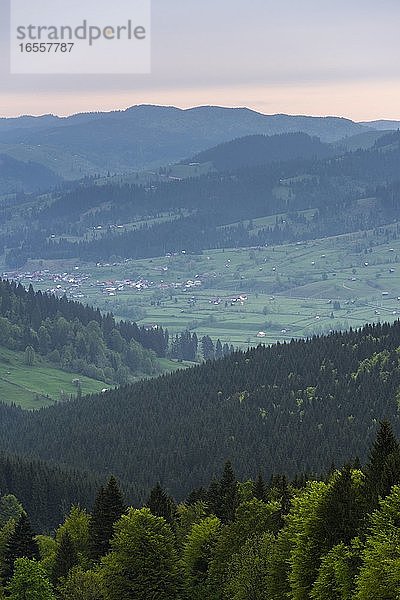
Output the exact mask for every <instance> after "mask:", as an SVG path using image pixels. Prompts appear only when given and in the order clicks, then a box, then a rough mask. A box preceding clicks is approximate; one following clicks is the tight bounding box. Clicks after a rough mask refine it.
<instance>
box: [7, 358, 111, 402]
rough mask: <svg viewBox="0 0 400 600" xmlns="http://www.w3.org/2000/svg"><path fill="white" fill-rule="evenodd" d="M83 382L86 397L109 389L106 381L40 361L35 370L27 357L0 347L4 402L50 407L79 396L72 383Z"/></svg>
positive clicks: (37, 359)
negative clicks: (29, 364)
mask: <svg viewBox="0 0 400 600" xmlns="http://www.w3.org/2000/svg"><path fill="white" fill-rule="evenodd" d="M74 379H79V381H80V383H81V389H82V393H83V394H90V393H95V392H100V391H101V390H102V389H104V388H105V387H107V385H106V384H105V383H103V382H102V381H96V380H94V379H89V378H88V377H85V376H83V375H76V374H75V373H65V372H64V371H61V370H59V369H56V368H54V367H53V366H51V365H50V364H48V363H46V362H45V361H41V360H40V358H36V363H35V364H34V366H32V367H28V366H27V365H26V364H25V360H24V354H23V353H21V352H13V351H11V350H7V349H5V348H1V347H0V401H1V402H5V403H7V404H13V403H14V404H17V405H19V406H22V407H23V408H25V409H37V408H42V407H44V406H50V405H51V404H54V402H55V401H58V400H61V399H62V398H63V397H65V396H71V395H72V396H76V394H77V388H76V385H75V384H74V383H72V381H73V380H74Z"/></svg>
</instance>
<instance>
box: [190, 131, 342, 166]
mask: <svg viewBox="0 0 400 600" xmlns="http://www.w3.org/2000/svg"><path fill="white" fill-rule="evenodd" d="M333 154H334V149H333V148H332V146H330V145H328V144H324V143H323V142H321V140H320V139H319V138H317V137H310V136H309V135H307V134H306V133H282V134H278V135H273V136H266V135H249V136H245V137H243V138H237V139H235V140H233V141H231V142H225V143H224V144H219V145H218V146H216V147H214V148H211V149H210V150H205V151H204V152H200V153H199V154H196V155H195V156H194V157H192V158H191V159H190V161H184V162H185V163H194V162H198V163H208V162H210V163H212V165H213V167H214V168H215V169H217V170H219V171H227V170H233V169H240V168H242V167H252V166H260V165H267V164H270V163H272V162H278V161H287V160H293V159H296V158H327V157H329V156H333Z"/></svg>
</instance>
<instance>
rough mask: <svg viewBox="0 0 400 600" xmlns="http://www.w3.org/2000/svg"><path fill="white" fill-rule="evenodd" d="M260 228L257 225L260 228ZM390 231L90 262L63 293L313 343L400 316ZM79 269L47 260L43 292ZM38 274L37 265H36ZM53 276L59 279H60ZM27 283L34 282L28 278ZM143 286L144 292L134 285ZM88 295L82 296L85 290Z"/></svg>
mask: <svg viewBox="0 0 400 600" xmlns="http://www.w3.org/2000/svg"><path fill="white" fill-rule="evenodd" d="M256 226H257V224H256ZM396 237H397V234H396V231H395V226H393V227H392V232H390V235H387V234H386V233H385V231H384V230H380V231H378V232H363V233H355V234H351V235H342V236H338V237H332V238H325V239H322V240H315V241H310V242H301V243H296V244H287V245H283V246H275V247H267V248H264V247H263V248H252V249H251V248H250V249H231V250H225V251H223V250H213V251H207V252H204V253H203V254H202V255H197V256H193V255H187V254H180V255H175V256H166V257H159V258H154V259H148V260H137V261H125V262H124V263H122V264H117V265H114V266H113V265H103V266H95V265H82V264H79V263H76V266H77V267H78V269H76V270H75V275H76V273H80V274H81V275H82V274H84V273H85V274H86V275H87V279H85V280H84V281H82V283H80V284H79V286H78V288H76V287H75V288H72V287H71V285H70V284H69V283H68V275H67V277H66V278H64V281H61V284H60V283H59V286H60V288H59V289H57V293H59V294H63V293H66V294H67V295H68V296H70V297H77V298H78V299H79V300H80V301H82V302H88V303H90V304H94V305H96V306H99V307H100V308H101V309H103V310H107V311H112V312H113V313H114V314H115V315H116V316H117V317H121V318H131V319H133V320H138V322H139V323H141V324H143V325H148V324H159V325H162V326H163V327H167V328H168V329H169V331H170V332H172V333H174V332H178V331H182V330H184V329H186V328H189V329H191V330H192V331H196V333H197V335H198V336H199V337H201V336H202V335H204V334H209V335H210V336H211V337H212V338H214V339H217V338H220V339H221V341H222V342H227V343H229V344H233V345H234V346H240V347H246V346H248V345H254V344H257V343H274V342H276V341H278V340H279V341H281V340H288V339H291V338H292V337H305V336H309V335H313V334H318V333H323V332H328V331H330V330H332V329H341V328H347V327H349V326H353V327H357V326H360V325H362V324H364V323H366V322H376V321H379V320H389V321H390V320H395V319H397V318H398V314H400V301H399V300H398V298H400V239H396ZM70 266H71V263H68V264H62V263H56V262H54V261H53V262H52V263H48V264H47V263H44V264H43V265H42V268H48V269H50V270H51V273H49V274H46V273H43V272H42V273H41V274H40V276H38V277H37V281H33V284H34V286H35V287H36V288H41V289H45V290H46V289H50V290H52V289H55V285H54V273H55V272H56V271H58V272H60V274H62V273H63V271H64V270H65V271H67V270H68V269H69V268H70ZM29 268H30V270H33V269H34V268H35V265H33V264H32V265H30V267H29ZM52 273H53V274H52ZM21 280H22V281H23V283H24V284H27V283H29V281H30V279H28V278H27V277H26V274H21ZM138 281H141V282H142V283H143V282H144V283H143V285H142V286H139V287H137V286H133V283H137V282H138ZM77 292H78V293H77Z"/></svg>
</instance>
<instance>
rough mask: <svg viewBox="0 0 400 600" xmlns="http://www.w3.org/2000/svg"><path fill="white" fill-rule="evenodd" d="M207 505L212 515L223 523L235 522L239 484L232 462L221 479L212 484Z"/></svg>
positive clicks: (226, 464)
mask: <svg viewBox="0 0 400 600" xmlns="http://www.w3.org/2000/svg"><path fill="white" fill-rule="evenodd" d="M207 504H208V507H209V509H210V511H211V513H213V514H214V515H216V516H217V517H218V518H219V519H220V520H221V522H222V523H229V522H230V521H233V520H234V518H235V511H236V509H237V507H238V506H239V492H238V482H237V480H236V476H235V474H234V472H233V469H232V465H231V463H230V461H227V462H226V463H225V466H224V470H223V473H222V477H221V479H220V480H219V481H216V480H214V481H212V482H211V485H210V487H209V489H208V495H207Z"/></svg>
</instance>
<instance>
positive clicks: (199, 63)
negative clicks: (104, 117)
mask: <svg viewBox="0 0 400 600" xmlns="http://www.w3.org/2000/svg"><path fill="white" fill-rule="evenodd" d="M27 2H28V0H27ZM124 6H126V11H127V14H130V10H131V7H132V4H131V2H130V0H118V7H119V8H121V7H122V8H123V7H124ZM88 16H89V17H90V15H88ZM399 17H400V4H399V3H398V2H397V1H395V0H383V1H382V2H381V3H379V4H378V3H375V2H373V1H372V0H351V1H350V2H349V1H348V0H347V1H346V0H337V1H336V2H335V3H334V4H332V3H331V2H328V0H319V1H317V0H303V2H301V3H296V4H295V3H293V1H292V0H281V2H280V3H279V5H277V4H276V3H274V2H272V0H253V3H252V4H251V6H249V5H247V4H245V3H243V2H242V1H241V0H229V1H228V0H219V1H218V2H215V0H213V1H212V0H203V2H202V3H199V4H194V3H193V4H192V3H187V2H183V0H169V2H168V3H166V2H165V0H153V2H152V72H151V74H150V75H143V74H142V75H125V76H121V75H88V76H85V75H64V76H62V75H32V74H31V75H10V74H9V25H8V23H9V12H8V8H7V2H4V3H1V5H0V51H1V52H0V72H1V83H0V98H1V102H0V114H1V115H2V116H17V115H21V114H46V113H54V114H59V115H67V114H74V113H77V112H91V111H109V110H115V109H120V108H121V107H127V106H132V105H136V104H143V103H148V104H157V105H173V106H178V107H182V108H186V107H190V106H197V105H204V104H207V105H223V106H227V105H229V106H234V107H238V106H246V107H248V108H251V109H254V110H257V111H259V112H262V113H263V114H276V113H285V114H302V115H304V114H307V115H315V116H325V115H334V116H344V117H346V118H350V119H352V120H356V121H365V120H375V119H395V120H397V119H399V118H400V115H399V108H398V107H399V106H400V65H399V61H398V56H399V43H398V31H397V29H398V26H397V24H398V22H399Z"/></svg>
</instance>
